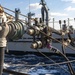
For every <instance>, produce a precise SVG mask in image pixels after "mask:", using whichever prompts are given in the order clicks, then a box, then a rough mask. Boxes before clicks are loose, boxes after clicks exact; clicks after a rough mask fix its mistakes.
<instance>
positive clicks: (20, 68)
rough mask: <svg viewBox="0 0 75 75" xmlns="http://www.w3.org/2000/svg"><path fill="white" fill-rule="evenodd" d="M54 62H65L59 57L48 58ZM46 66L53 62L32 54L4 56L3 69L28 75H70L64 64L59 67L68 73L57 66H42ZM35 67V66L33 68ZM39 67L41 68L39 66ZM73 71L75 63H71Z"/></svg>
mask: <svg viewBox="0 0 75 75" xmlns="http://www.w3.org/2000/svg"><path fill="white" fill-rule="evenodd" d="M49 57H50V58H51V59H53V60H54V61H55V62H63V61H65V60H64V59H63V58H62V57H59V56H54V55H53V56H49ZM68 58H69V59H70V60H75V57H68ZM46 64H53V62H52V61H51V60H49V59H47V58H46V57H43V56H37V55H34V54H27V55H18V56H17V55H7V54H6V55H5V59H4V68H6V69H9V70H13V71H17V72H21V73H28V74H30V75H70V73H69V70H68V67H67V65H66V64H62V65H60V66H61V67H63V68H64V69H65V70H67V71H68V72H66V71H64V70H63V69H62V68H60V67H59V66H58V65H55V66H50V65H48V66H42V65H46ZM33 65H36V66H33ZM39 65H41V66H39ZM72 66H73V69H74V68H75V63H74V62H73V63H72Z"/></svg>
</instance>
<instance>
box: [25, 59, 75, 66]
mask: <svg viewBox="0 0 75 75" xmlns="http://www.w3.org/2000/svg"><path fill="white" fill-rule="evenodd" d="M73 62H75V60H71V61H65V62H59V63H55V64H39V65H38V66H55V65H63V64H67V63H73ZM25 66H29V67H30V66H31V67H36V66H37V65H27V64H26V65H25Z"/></svg>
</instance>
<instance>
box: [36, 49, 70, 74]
mask: <svg viewBox="0 0 75 75" xmlns="http://www.w3.org/2000/svg"><path fill="white" fill-rule="evenodd" d="M36 50H37V51H38V52H39V53H40V54H41V55H43V56H44V57H46V58H47V59H48V60H51V61H52V62H53V63H54V64H56V62H55V61H54V60H52V59H51V58H49V57H48V56H46V55H45V54H44V53H42V52H40V51H39V50H38V49H36ZM57 66H59V67H60V68H61V69H63V70H64V71H65V72H67V73H69V74H70V72H69V71H67V70H66V69H64V68H63V67H61V66H60V65H59V64H57Z"/></svg>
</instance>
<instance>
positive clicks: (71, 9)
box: [64, 6, 75, 11]
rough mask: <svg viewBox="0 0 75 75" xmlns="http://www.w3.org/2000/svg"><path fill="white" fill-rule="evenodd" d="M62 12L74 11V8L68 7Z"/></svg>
mask: <svg viewBox="0 0 75 75" xmlns="http://www.w3.org/2000/svg"><path fill="white" fill-rule="evenodd" d="M64 10H67V11H75V8H73V7H71V6H69V7H67V8H65V9H64Z"/></svg>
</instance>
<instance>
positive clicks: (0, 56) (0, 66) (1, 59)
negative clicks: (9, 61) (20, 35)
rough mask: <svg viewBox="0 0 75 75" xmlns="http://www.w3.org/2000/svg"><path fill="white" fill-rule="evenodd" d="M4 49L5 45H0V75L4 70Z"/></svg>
mask: <svg viewBox="0 0 75 75" xmlns="http://www.w3.org/2000/svg"><path fill="white" fill-rule="evenodd" d="M4 50H5V48H4V47H0V75H2V72H3V63H4Z"/></svg>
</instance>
